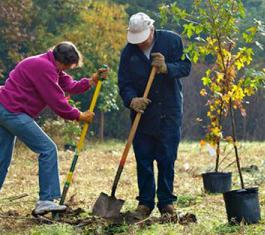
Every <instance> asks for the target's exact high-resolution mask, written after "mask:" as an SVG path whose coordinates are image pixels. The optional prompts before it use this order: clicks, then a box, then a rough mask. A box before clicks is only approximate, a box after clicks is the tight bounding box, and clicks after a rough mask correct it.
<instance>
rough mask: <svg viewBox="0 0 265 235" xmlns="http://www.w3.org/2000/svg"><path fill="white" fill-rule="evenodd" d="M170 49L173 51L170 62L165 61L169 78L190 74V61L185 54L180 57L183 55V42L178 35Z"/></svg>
mask: <svg viewBox="0 0 265 235" xmlns="http://www.w3.org/2000/svg"><path fill="white" fill-rule="evenodd" d="M172 51H173V52H174V54H173V56H172V58H171V59H172V60H171V61H172V62H170V63H166V64H167V70H168V74H167V77H168V78H169V79H174V78H182V77H186V76H188V75H189V74H190V70H191V61H190V59H189V58H188V56H187V55H185V58H184V59H182V55H183V44H182V40H181V38H180V37H179V36H177V37H176V39H175V40H174V44H173V48H172Z"/></svg>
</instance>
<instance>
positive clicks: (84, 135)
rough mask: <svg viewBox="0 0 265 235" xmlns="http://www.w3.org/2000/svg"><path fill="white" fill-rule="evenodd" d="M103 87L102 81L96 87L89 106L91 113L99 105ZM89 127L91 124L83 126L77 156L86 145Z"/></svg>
mask: <svg viewBox="0 0 265 235" xmlns="http://www.w3.org/2000/svg"><path fill="white" fill-rule="evenodd" d="M101 85H102V81H100V80H99V81H98V84H97V86H96V90H95V92H94V95H93V97H92V101H91V104H90V106H89V111H90V112H93V111H94V109H95V106H96V103H97V99H98V96H99V92H100V89H101ZM88 127H89V124H88V123H85V124H84V126H83V129H82V132H81V136H80V139H79V141H78V144H77V150H76V151H77V154H79V152H80V151H81V149H82V147H83V143H84V140H85V137H86V133H87V130H88Z"/></svg>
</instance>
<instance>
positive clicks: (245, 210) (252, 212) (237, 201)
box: [223, 188, 260, 224]
mask: <svg viewBox="0 0 265 235" xmlns="http://www.w3.org/2000/svg"><path fill="white" fill-rule="evenodd" d="M223 196H224V201H225V208H226V213H227V218H228V222H229V223H230V224H237V223H240V222H241V221H242V220H243V221H244V223H246V224H255V223H258V222H259V220H260V205H259V196H258V188H246V189H240V190H232V191H229V192H225V193H224V194H223Z"/></svg>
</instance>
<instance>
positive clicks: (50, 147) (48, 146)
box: [45, 140, 58, 153]
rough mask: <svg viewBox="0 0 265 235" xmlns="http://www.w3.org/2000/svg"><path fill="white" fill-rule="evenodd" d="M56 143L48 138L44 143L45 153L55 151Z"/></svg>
mask: <svg viewBox="0 0 265 235" xmlns="http://www.w3.org/2000/svg"><path fill="white" fill-rule="evenodd" d="M57 150H58V149H57V145H56V144H55V143H54V142H53V141H52V140H50V141H49V142H48V143H46V145H45V152H46V153H57Z"/></svg>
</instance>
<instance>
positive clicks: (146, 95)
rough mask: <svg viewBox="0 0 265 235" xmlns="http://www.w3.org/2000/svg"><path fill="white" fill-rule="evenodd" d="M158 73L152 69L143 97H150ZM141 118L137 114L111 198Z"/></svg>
mask: <svg viewBox="0 0 265 235" xmlns="http://www.w3.org/2000/svg"><path fill="white" fill-rule="evenodd" d="M156 72H157V68H156V67H152V70H151V73H150V75H149V78H148V82H147V85H146V87H145V90H144V95H143V97H144V98H147V97H148V94H149V91H150V88H151V86H152V83H153V81H154V79H155V75H156ZM141 116H142V114H141V113H137V114H136V116H135V119H134V121H133V124H132V127H131V130H130V133H129V137H128V140H127V143H126V145H125V148H124V151H123V154H122V157H121V160H120V164H119V168H118V170H117V173H116V176H115V179H114V182H113V186H112V190H111V196H112V197H114V196H115V192H116V189H117V185H118V182H119V180H120V176H121V173H122V170H123V168H124V164H125V162H126V159H127V156H128V153H129V150H130V148H131V145H132V141H133V139H134V136H135V132H136V130H137V127H138V124H139V122H140V119H141Z"/></svg>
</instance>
